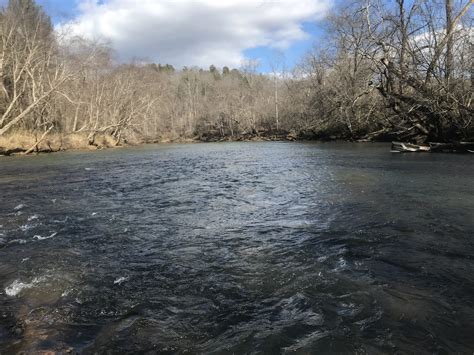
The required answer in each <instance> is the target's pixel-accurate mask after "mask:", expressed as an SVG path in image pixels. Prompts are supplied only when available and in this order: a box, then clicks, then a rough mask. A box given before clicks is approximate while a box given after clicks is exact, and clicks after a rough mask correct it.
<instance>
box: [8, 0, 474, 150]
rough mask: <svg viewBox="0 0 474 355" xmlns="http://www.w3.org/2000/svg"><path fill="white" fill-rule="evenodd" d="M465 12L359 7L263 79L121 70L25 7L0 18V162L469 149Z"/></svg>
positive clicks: (360, 3) (150, 68)
mask: <svg viewBox="0 0 474 355" xmlns="http://www.w3.org/2000/svg"><path fill="white" fill-rule="evenodd" d="M472 3H473V0H464V1H462V2H458V1H454V0H435V1H432V0H415V1H405V0H396V1H390V2H387V1H379V0H372V1H371V0H356V1H353V2H351V3H350V5H348V4H347V3H345V4H344V5H343V6H342V5H341V6H340V7H338V8H335V9H334V10H333V12H332V15H330V16H329V17H328V18H327V20H326V32H327V34H326V40H325V41H324V43H315V45H314V48H313V50H311V51H310V52H309V53H307V54H306V56H305V57H304V58H302V59H301V63H300V65H298V66H297V67H295V68H293V69H291V70H285V66H284V65H283V64H282V63H279V64H275V65H274V68H275V70H274V72H273V73H259V72H258V70H257V67H256V66H255V65H253V64H252V63H247V64H245V63H243V65H242V67H241V68H239V69H229V68H227V67H224V68H216V67H214V66H211V67H210V68H208V69H200V68H176V69H175V68H173V66H172V65H171V64H172V63H171V64H158V63H156V64H155V63H145V62H143V61H140V62H136V63H120V62H118V61H116V60H115V59H114V51H113V48H110V47H108V46H107V45H104V44H103V43H100V42H92V41H90V40H87V39H85V38H79V37H75V36H71V35H70V34H68V33H57V32H55V30H54V27H53V25H52V23H51V19H50V18H49V17H48V15H47V14H46V13H45V12H44V11H43V10H42V8H41V7H39V6H38V5H37V4H35V2H34V1H33V0H10V1H9V3H8V5H7V6H6V7H5V8H4V9H2V11H1V17H0V21H1V29H0V36H1V47H0V150H3V151H6V150H7V149H10V150H11V149H14V148H19V150H22V151H28V152H31V151H35V150H48V149H49V150H58V149H63V148H64V149H65V148H68V147H81V146H87V145H91V146H103V145H120V144H124V143H126V142H137V143H138V142H157V141H180V140H191V139H193V140H203V141H209V140H221V139H250V138H258V137H267V138H269V137H276V138H289V139H298V138H306V139H336V138H341V139H348V140H390V139H400V140H405V141H416V142H427V141H437V142H443V141H460V140H472V139H474V121H473V117H474V115H473V110H474V109H473V104H472V101H473V87H474V58H473V56H474V42H473V36H474V32H473V27H472V20H473V12H472V8H471V5H472Z"/></svg>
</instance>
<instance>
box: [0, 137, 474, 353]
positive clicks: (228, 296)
mask: <svg viewBox="0 0 474 355" xmlns="http://www.w3.org/2000/svg"><path fill="white" fill-rule="evenodd" d="M389 149H390V147H389V146H387V145H384V144H380V145H379V144H348V143H345V144H336V143H324V144H322V143H319V144H318V143H312V144H309V143H308V144H306V143H283V142H278V143H216V144H191V145H161V146H145V147H140V148H127V149H117V150H105V151H98V152H92V153H91V152H67V153H58V154H52V155H41V156H38V157H15V158H2V159H1V160H0V198H1V204H0V354H9V353H16V352H20V351H25V352H33V353H34V352H40V351H48V350H50V351H51V350H53V351H71V352H78V353H85V354H88V353H104V352H106V351H109V352H110V353H135V352H141V353H163V354H168V353H169V354H174V353H181V354H184V353H191V354H194V353H206V354H246V353H249V354H253V353H259V354H278V353H296V354H312V353H314V354H320V353H335V352H339V353H356V352H357V353H360V354H363V353H394V352H403V353H406V352H409V353H417V354H419V353H441V354H442V353H453V352H457V353H469V354H472V352H473V349H474V260H473V258H474V186H473V183H474V164H473V162H474V160H473V157H472V156H469V155H449V154H438V155H437V154H422V153H419V154H391V153H389Z"/></svg>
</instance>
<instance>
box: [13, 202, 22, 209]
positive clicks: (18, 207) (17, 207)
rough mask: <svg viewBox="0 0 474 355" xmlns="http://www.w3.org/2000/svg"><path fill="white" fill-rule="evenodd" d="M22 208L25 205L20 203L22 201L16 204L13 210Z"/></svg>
mask: <svg viewBox="0 0 474 355" xmlns="http://www.w3.org/2000/svg"><path fill="white" fill-rule="evenodd" d="M23 208H25V205H24V204H22V203H20V204H19V205H17V206H16V207H15V208H14V209H13V210H15V211H19V210H21V209H23Z"/></svg>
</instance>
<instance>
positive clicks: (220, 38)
mask: <svg viewBox="0 0 474 355" xmlns="http://www.w3.org/2000/svg"><path fill="white" fill-rule="evenodd" d="M38 2H39V3H40V4H42V5H43V6H44V7H45V9H46V10H47V11H48V12H49V13H50V14H51V16H52V17H53V19H54V22H55V23H56V25H57V27H58V28H62V27H67V28H68V30H70V31H72V32H74V33H76V34H80V35H83V36H85V37H89V38H93V39H104V40H107V41H109V42H110V43H111V44H112V46H113V47H114V49H115V51H116V54H117V56H118V58H119V59H120V60H124V61H125V60H130V59H139V60H149V61H154V62H157V63H170V64H173V65H174V66H175V67H177V68H181V67H183V66H192V65H197V66H200V67H209V65H211V64H214V65H216V66H218V67H222V66H224V65H227V66H230V67H240V65H241V63H242V62H243V61H244V60H247V59H253V60H258V61H259V62H260V70H261V71H269V67H270V66H269V62H270V61H272V60H273V61H281V60H282V59H281V58H285V59H284V60H285V62H286V63H287V65H288V66H292V65H293V64H294V63H295V62H296V61H297V60H298V58H299V57H300V56H301V55H302V54H303V53H304V51H305V50H306V49H307V48H309V47H310V46H311V44H312V43H313V41H314V40H315V37H317V34H318V32H319V31H320V29H319V24H320V22H321V20H322V19H323V18H324V16H325V14H326V13H327V11H328V9H329V8H330V6H331V2H332V0H102V1H98V0H38ZM275 58H277V59H275Z"/></svg>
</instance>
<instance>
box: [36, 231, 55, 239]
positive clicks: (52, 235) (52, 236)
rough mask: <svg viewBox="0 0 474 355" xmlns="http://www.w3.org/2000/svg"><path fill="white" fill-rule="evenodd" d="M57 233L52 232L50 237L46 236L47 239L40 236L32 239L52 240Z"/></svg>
mask: <svg viewBox="0 0 474 355" xmlns="http://www.w3.org/2000/svg"><path fill="white" fill-rule="evenodd" d="M57 234H58V233H57V232H54V233H53V234H51V235H48V236H47V237H42V236H40V235H35V236H34V237H33V239H36V240H46V239H51V238H54V237H55V236H56V235H57Z"/></svg>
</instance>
